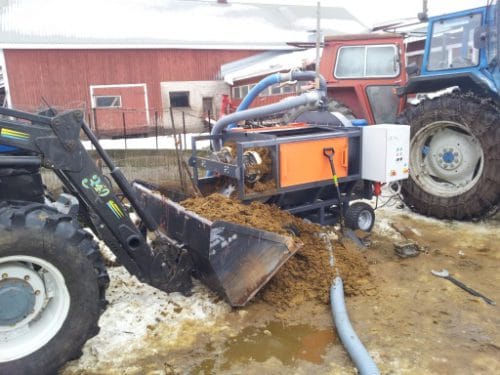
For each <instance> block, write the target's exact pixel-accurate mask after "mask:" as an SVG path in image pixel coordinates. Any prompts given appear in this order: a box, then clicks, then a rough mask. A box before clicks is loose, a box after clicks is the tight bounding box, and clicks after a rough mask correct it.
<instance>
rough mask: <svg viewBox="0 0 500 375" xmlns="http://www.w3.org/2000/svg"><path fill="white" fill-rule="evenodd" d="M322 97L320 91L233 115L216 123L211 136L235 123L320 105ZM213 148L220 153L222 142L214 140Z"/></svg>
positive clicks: (218, 133)
mask: <svg viewBox="0 0 500 375" xmlns="http://www.w3.org/2000/svg"><path fill="white" fill-rule="evenodd" d="M322 96H323V95H322V93H321V92H320V91H312V92H306V93H304V94H302V95H300V96H293V97H288V98H285V99H283V100H282V101H280V102H278V103H273V104H269V105H266V106H262V107H256V108H251V109H246V110H243V111H239V112H234V113H231V114H229V115H226V116H224V117H222V118H221V119H220V120H219V121H217V122H216V123H215V125H214V127H213V128H212V133H211V135H220V134H221V133H222V130H224V129H225V128H226V127H227V126H228V125H229V124H232V123H234V122H238V121H241V120H251V119H258V118H262V117H266V116H269V115H271V114H273V113H278V112H282V111H286V110H288V109H291V108H295V107H300V106H302V105H308V104H319V102H320V101H321V99H322ZM213 147H214V150H215V151H219V150H220V149H221V142H218V141H216V140H214V141H213Z"/></svg>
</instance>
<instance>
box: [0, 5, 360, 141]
mask: <svg viewBox="0 0 500 375" xmlns="http://www.w3.org/2000/svg"><path fill="white" fill-rule="evenodd" d="M315 14H316V7H315V6H314V4H313V5H312V6H289V5H287V6H279V5H268V4H266V5H263V4H236V3H235V4H233V3H229V4H227V3H226V2H225V1H221V0H219V1H215V0H214V1H213V2H207V1H205V2H200V1H174V0H164V1H151V2H148V3H147V4H145V3H144V2H138V1H134V0H126V1H120V2H115V1H110V2H101V1H100V0H87V1H72V2H68V1H64V0H54V1H51V2H48V3H40V2H36V1H31V0H18V1H15V2H6V3H5V4H4V5H2V6H0V24H1V25H2V28H1V30H0V66H3V82H4V83H3V85H4V91H5V99H6V101H7V102H8V104H9V105H11V106H13V107H21V108H26V109H30V110H36V109H38V108H40V107H42V106H44V105H46V103H48V104H50V105H51V106H53V107H56V108H58V107H61V108H74V107H76V106H78V107H81V108H82V109H84V110H85V113H86V117H87V118H88V119H89V121H90V123H91V124H92V125H93V127H94V128H95V129H97V131H98V132H99V134H101V135H118V134H122V133H123V129H124V128H125V129H126V131H127V132H128V134H131V133H149V132H150V131H151V130H152V129H153V130H154V128H155V124H160V125H162V124H166V123H169V124H170V112H171V110H172V113H173V115H174V119H175V121H174V122H175V124H176V125H178V126H180V125H181V124H182V121H184V122H185V123H186V125H187V127H188V129H193V130H194V129H195V128H196V127H199V126H201V124H202V122H201V120H200V119H202V118H204V117H205V116H206V114H207V112H211V113H213V114H214V115H215V116H216V115H217V113H214V112H216V111H217V109H218V108H217V107H218V103H219V102H220V99H221V95H222V94H229V92H230V86H229V85H228V84H227V83H225V82H224V81H223V80H222V78H221V75H220V68H221V66H222V65H223V64H226V63H229V62H231V61H236V60H240V59H242V58H247V57H249V56H253V55H256V54H260V53H262V52H263V51H278V50H291V49H293V47H290V46H289V45H287V44H286V42H287V41H290V40H304V39H306V37H307V30H310V29H311V28H314V25H315ZM323 18H326V19H327V20H330V21H332V20H336V21H339V20H342V21H343V23H342V24H343V25H344V26H345V25H346V24H349V25H350V26H352V27H358V28H362V26H361V25H360V24H359V22H358V21H357V20H356V19H354V18H353V17H352V16H351V15H350V14H349V13H348V12H347V11H345V10H344V9H342V8H327V10H325V11H324V12H323ZM332 24H333V23H332ZM345 31H346V32H352V30H345ZM330 32H331V30H330ZM337 32H339V30H337Z"/></svg>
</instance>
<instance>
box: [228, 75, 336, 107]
mask: <svg viewBox="0 0 500 375" xmlns="http://www.w3.org/2000/svg"><path fill="white" fill-rule="evenodd" d="M315 79H316V72H313V71H305V72H302V71H298V70H297V71H292V72H290V73H275V74H271V75H269V76H267V77H265V78H263V79H262V80H260V81H259V83H257V84H256V85H255V86H254V87H253V88H252V89H251V90H250V91H249V92H248V94H247V95H246V96H245V97H244V98H243V100H242V101H241V103H240V105H239V106H238V108H236V112H239V111H243V110H245V109H247V108H248V107H250V105H251V104H252V102H253V101H254V100H255V98H256V97H257V95H259V94H260V93H261V92H262V91H264V90H265V89H266V88H268V87H269V86H272V85H274V84H276V83H281V82H287V81H314V80H315ZM319 90H320V91H322V92H323V95H326V81H325V79H324V78H323V76H321V75H320V76H319Z"/></svg>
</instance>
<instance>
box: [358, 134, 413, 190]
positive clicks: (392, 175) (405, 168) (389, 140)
mask: <svg viewBox="0 0 500 375" xmlns="http://www.w3.org/2000/svg"><path fill="white" fill-rule="evenodd" d="M362 129H363V132H362V137H361V138H362V141H361V144H362V149H361V155H362V156H361V178H363V179H364V180H370V181H379V182H382V183H387V182H392V181H398V180H404V179H406V178H408V175H409V156H410V126H409V125H394V124H379V125H370V126H364V127H363V128H362Z"/></svg>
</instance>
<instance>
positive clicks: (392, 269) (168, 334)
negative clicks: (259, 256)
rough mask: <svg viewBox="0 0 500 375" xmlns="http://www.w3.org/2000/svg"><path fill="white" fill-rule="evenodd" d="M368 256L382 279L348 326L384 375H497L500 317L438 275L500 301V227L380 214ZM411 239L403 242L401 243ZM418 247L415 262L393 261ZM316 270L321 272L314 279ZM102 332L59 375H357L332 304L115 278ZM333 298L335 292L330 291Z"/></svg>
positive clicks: (356, 302)
mask: <svg viewBox="0 0 500 375" xmlns="http://www.w3.org/2000/svg"><path fill="white" fill-rule="evenodd" d="M377 215H378V218H377V224H376V227H375V229H374V230H373V232H372V235H371V236H370V238H369V239H370V241H371V245H370V247H369V248H368V249H366V250H359V249H357V248H356V247H355V246H354V245H353V244H352V245H351V246H352V247H353V251H363V252H364V254H365V255H366V257H367V259H368V260H369V262H370V272H371V273H373V275H374V281H373V284H374V285H373V286H374V288H373V289H370V291H371V292H370V293H367V295H361V296H354V297H349V298H347V299H346V304H347V309H348V311H349V314H350V317H351V322H352V324H353V326H354V328H355V329H356V331H357V333H358V335H359V337H360V339H361V340H362V341H363V342H364V344H365V345H366V347H367V349H368V350H369V352H370V353H371V354H372V356H373V358H374V360H375V362H376V363H377V364H378V366H379V368H380V370H381V372H382V373H383V374H424V373H425V374H493V373H500V332H499V330H498V327H499V326H500V314H499V312H498V307H497V306H490V305H488V304H486V303H485V302H484V301H482V300H481V299H479V298H477V297H474V296H472V295H470V294H468V293H466V292H464V291H463V290H461V289H459V288H458V287H457V286H455V285H453V284H452V283H451V282H449V281H448V280H445V279H441V278H437V277H435V276H433V275H432V274H431V272H430V271H431V269H441V268H446V269H448V270H449V271H450V273H451V274H453V276H455V277H456V278H457V279H459V280H460V281H462V282H464V283H465V284H467V285H468V286H470V287H472V288H474V289H476V290H478V291H480V292H481V293H483V294H485V295H487V296H488V297H490V298H491V299H493V300H495V301H497V302H500V291H499V290H500V289H499V288H498V285H499V284H500V274H499V272H498V269H499V265H500V253H499V251H498V244H499V243H500V241H499V240H500V225H499V224H500V222H499V221H495V220H489V221H486V222H478V223H460V222H453V221H452V222H444V221H437V220H433V219H428V218H424V217H421V216H418V215H415V214H413V213H410V212H408V211H402V210H397V209H386V210H381V211H377ZM405 237H406V238H405ZM406 239H409V240H413V241H415V242H417V243H418V244H419V246H420V249H421V252H420V254H419V255H418V256H417V257H414V258H407V259H402V258H399V257H398V256H396V255H395V252H394V243H398V242H401V241H403V240H406ZM311 272H314V270H311ZM111 277H112V284H111V287H110V290H109V292H108V299H109V300H110V306H109V308H108V310H107V311H106V312H105V314H104V315H103V317H102V318H101V321H100V325H101V327H102V328H101V333H100V334H99V335H98V336H97V337H95V338H93V339H92V340H90V341H89V342H88V343H87V345H86V346H85V347H84V355H83V356H82V357H81V358H80V359H78V360H76V361H73V362H71V363H69V364H68V365H67V366H66V367H65V368H64V369H62V370H61V374H65V375H67V374H259V375H260V374H311V373H317V374H355V373H356V371H355V369H354V367H353V365H352V363H351V361H350V359H349V357H348V356H347V354H346V353H345V351H344V349H343V347H342V345H341V343H340V342H339V340H338V339H337V337H336V334H335V331H334V328H333V325H332V319H331V315H330V311H329V306H327V305H321V304H312V303H306V304H304V305H301V306H299V307H298V308H296V309H294V310H287V311H276V309H273V308H272V306H270V305H269V304H266V303H264V302H262V301H259V300H256V301H255V302H253V303H251V304H249V305H248V306H246V307H245V308H243V309H230V308H229V307H228V306H227V304H226V303H224V302H223V301H220V299H219V298H218V297H217V296H216V295H214V294H212V293H211V292H209V291H208V290H207V289H206V288H204V287H203V286H201V285H198V286H197V287H196V291H195V294H194V296H192V297H189V298H188V297H183V296H181V295H179V294H177V293H173V294H170V295H167V294H165V293H162V292H159V291H156V290H155V289H153V288H151V287H149V286H147V285H143V284H140V283H139V282H138V281H136V280H135V279H134V278H132V277H130V276H128V275H127V274H126V272H125V271H124V270H123V269H122V268H121V267H118V268H113V269H111ZM325 293H328V291H327V290H325Z"/></svg>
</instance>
